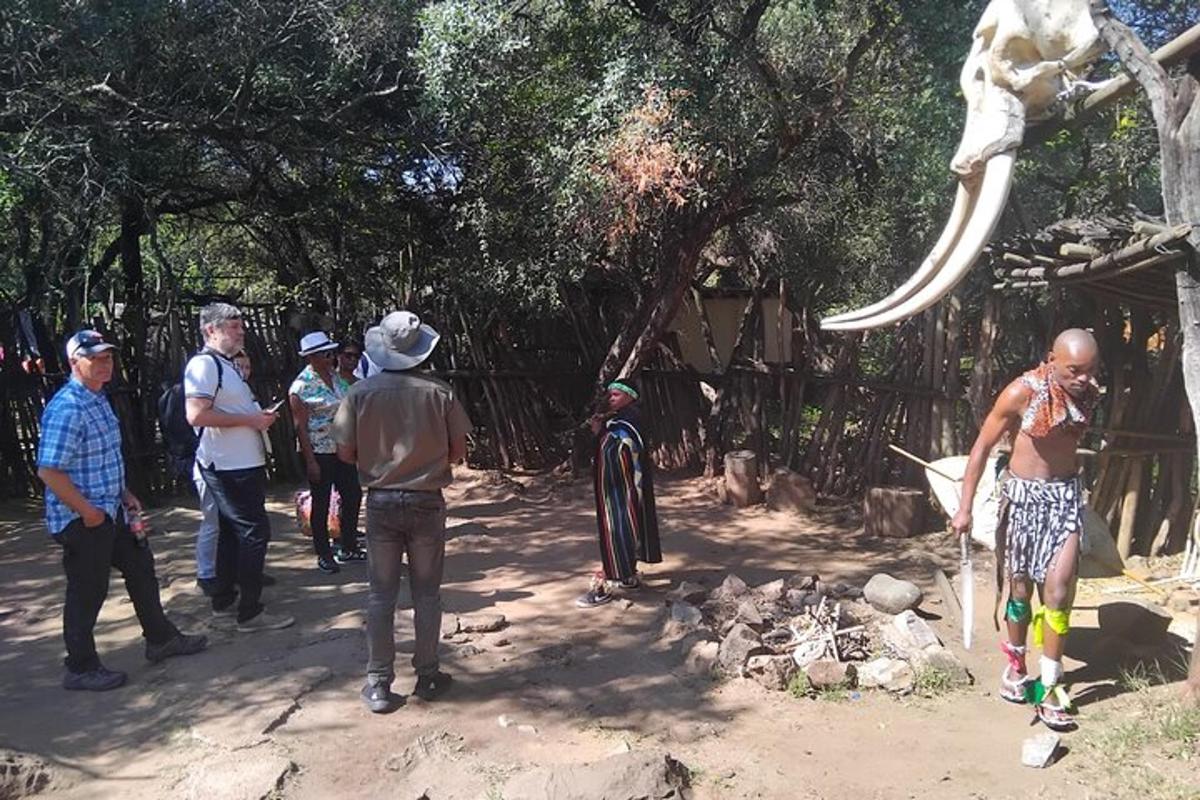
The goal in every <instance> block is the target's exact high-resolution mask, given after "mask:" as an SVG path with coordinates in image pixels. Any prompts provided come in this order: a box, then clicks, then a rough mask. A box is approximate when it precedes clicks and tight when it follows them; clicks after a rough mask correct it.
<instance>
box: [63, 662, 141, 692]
mask: <svg viewBox="0 0 1200 800" xmlns="http://www.w3.org/2000/svg"><path fill="white" fill-rule="evenodd" d="M125 678H126V675H125V673H124V672H117V671H116V670H111V669H105V668H104V667H96V668H95V669H92V670H88V671H87V672H71V671H70V670H67V673H66V674H65V675H63V681H62V686H63V688H64V689H67V690H69V691H72V692H107V691H109V690H110V689H116V688H118V687H120V686H124V685H125Z"/></svg>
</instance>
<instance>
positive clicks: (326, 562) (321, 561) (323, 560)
mask: <svg viewBox="0 0 1200 800" xmlns="http://www.w3.org/2000/svg"><path fill="white" fill-rule="evenodd" d="M317 569H319V570H321V572H324V573H325V574H326V575H333V574H334V573H335V572H341V571H342V568H341V567H339V566H338V565H337V562H336V561H334V560H333V559H332V558H329V557H328V556H318V557H317Z"/></svg>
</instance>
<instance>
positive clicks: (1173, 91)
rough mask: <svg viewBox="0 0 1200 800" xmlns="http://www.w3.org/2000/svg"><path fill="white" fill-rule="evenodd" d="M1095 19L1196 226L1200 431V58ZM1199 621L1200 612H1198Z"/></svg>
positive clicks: (1177, 216)
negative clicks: (1171, 56)
mask: <svg viewBox="0 0 1200 800" xmlns="http://www.w3.org/2000/svg"><path fill="white" fill-rule="evenodd" d="M1092 16H1093V18H1094V19H1095V21H1096V27H1097V28H1098V29H1099V30H1100V35H1101V36H1102V37H1103V38H1104V41H1105V42H1106V43H1107V44H1108V46H1109V47H1111V48H1112V49H1113V50H1114V51H1115V52H1116V54H1117V57H1118V58H1120V59H1121V64H1122V65H1123V66H1124V67H1125V69H1126V70H1128V71H1129V73H1130V74H1131V75H1132V76H1133V78H1134V79H1135V80H1136V81H1137V82H1138V83H1139V84H1141V86H1142V89H1143V90H1144V91H1145V92H1146V96H1147V97H1148V98H1149V100H1150V109H1151V111H1152V112H1153V114H1154V122H1155V125H1156V127H1157V128H1158V145H1159V151H1160V154H1161V159H1162V165H1161V169H1160V171H1159V174H1160V175H1161V176H1162V177H1161V180H1162V194H1163V206H1164V210H1165V212H1166V220H1167V224H1168V225H1180V224H1184V223H1189V222H1190V223H1191V224H1192V225H1193V226H1194V227H1193V228H1192V232H1191V234H1190V235H1189V236H1188V243H1189V244H1190V245H1191V247H1192V252H1191V254H1190V255H1189V257H1188V259H1187V261H1186V262H1184V264H1183V265H1182V266H1181V268H1180V269H1179V270H1178V271H1177V272H1176V273H1175V287H1176V292H1177V293H1178V297H1179V324H1180V328H1181V329H1182V331H1183V358H1182V366H1183V380H1184V386H1185V388H1186V390H1187V396H1188V402H1189V403H1190V405H1191V407H1192V419H1193V428H1194V429H1195V430H1196V431H1200V280H1197V277H1196V269H1197V267H1198V266H1200V265H1198V264H1197V253H1198V252H1200V57H1198V56H1193V57H1192V58H1191V60H1190V61H1189V63H1188V67H1187V71H1186V72H1185V73H1184V74H1183V75H1182V76H1181V77H1180V78H1179V79H1178V80H1172V79H1171V77H1170V76H1168V75H1167V73H1166V70H1164V69H1163V68H1162V67H1161V66H1160V65H1159V64H1158V63H1157V62H1155V61H1154V58H1153V57H1152V56H1151V55H1150V51H1149V50H1148V49H1147V48H1146V45H1145V44H1144V43H1143V42H1142V41H1141V39H1139V38H1138V36H1137V34H1135V33H1134V32H1133V31H1132V30H1130V29H1129V27H1128V26H1126V25H1125V24H1124V23H1122V22H1119V21H1118V20H1116V19H1115V18H1114V17H1113V16H1112V13H1111V12H1110V11H1109V10H1108V7H1107V6H1106V5H1105V4H1104V3H1102V2H1098V0H1093V4H1092ZM1197 616H1198V618H1200V612H1197ZM1187 686H1188V692H1189V693H1190V695H1191V697H1192V699H1193V700H1196V701H1197V702H1200V646H1197V647H1194V648H1193V649H1192V663H1191V668H1190V669H1189V671H1188V680H1187Z"/></svg>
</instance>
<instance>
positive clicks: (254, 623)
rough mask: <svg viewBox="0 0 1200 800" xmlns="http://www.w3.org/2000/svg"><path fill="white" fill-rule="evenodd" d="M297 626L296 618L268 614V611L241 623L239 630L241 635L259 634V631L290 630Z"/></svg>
mask: <svg viewBox="0 0 1200 800" xmlns="http://www.w3.org/2000/svg"><path fill="white" fill-rule="evenodd" d="M295 624H296V618H295V617H289V616H287V615H285V614H268V613H267V612H266V611H260V612H259V613H258V615H257V616H254V617H251V618H250V619H248V620H246V621H245V622H239V623H238V624H237V629H238V631H240V632H241V633H258V632H259V631H277V630H279V629H280V628H289V627H291V626H292V625H295Z"/></svg>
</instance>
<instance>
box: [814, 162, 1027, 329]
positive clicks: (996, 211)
mask: <svg viewBox="0 0 1200 800" xmlns="http://www.w3.org/2000/svg"><path fill="white" fill-rule="evenodd" d="M1016 158H1017V152H1016V150H1006V151H1005V152H1003V153H999V154H997V155H994V156H992V157H991V158H990V159H988V161H987V164H986V166H985V167H984V170H985V171H984V175H983V180H982V182H981V183H980V186H979V190H978V195H977V197H978V199H977V200H976V201H975V204H974V208H973V209H972V211H971V216H970V219H969V220H967V223H966V225H965V226H964V228H963V231H962V234H961V235H960V236H959V237H958V241H957V243H956V244H955V245H954V250H953V251H952V252H951V253H950V255H949V256H947V257H946V260H945V262H944V263H943V264H942V266H941V268H940V269H938V270H937V271H936V274H934V275H933V277H932V278H931V279H930V280H928V281H927V282H926V283H925V285H924V286H922V287H921V288H920V289H919V290H918V291H917V292H916V293H914V294H913V295H912V296H910V297H908V298H906V299H905V300H904V301H902V302H901V303H899V304H897V305H894V306H892V307H891V308H890V309H888V310H886V311H883V312H881V313H879V314H876V315H874V316H871V317H861V318H857V319H852V320H848V321H845V322H833V321H830V320H826V321H823V322H822V323H821V327H822V328H824V329H826V330H834V331H862V330H869V329H871V328H882V327H884V326H885V325H891V324H893V323H896V322H900V321H902V320H905V319H908V318H909V317H911V316H913V315H914V314H919V313H921V312H922V311H924V310H925V309H927V308H929V307H930V306H932V305H934V304H935V303H937V302H938V301H939V300H941V299H942V298H943V297H945V296H946V295H947V294H948V293H949V292H950V291H951V290H952V289H953V288H954V287H955V286H957V285H958V283H959V282H960V281H961V280H962V279H963V278H965V277H966V275H967V273H968V272H969V271H970V269H971V267H972V266H973V265H974V264H975V261H976V259H978V258H979V254H980V253H981V252H983V248H984V246H985V245H986V244H987V242H988V239H990V238H991V236H992V232H993V231H994V230H995V229H996V225H997V224H998V223H999V222H1000V217H1001V216H1002V215H1003V214H1004V207H1005V205H1006V204H1007V202H1008V192H1009V190H1010V189H1011V188H1012V177H1013V167H1014V165H1015V164H1016Z"/></svg>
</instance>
